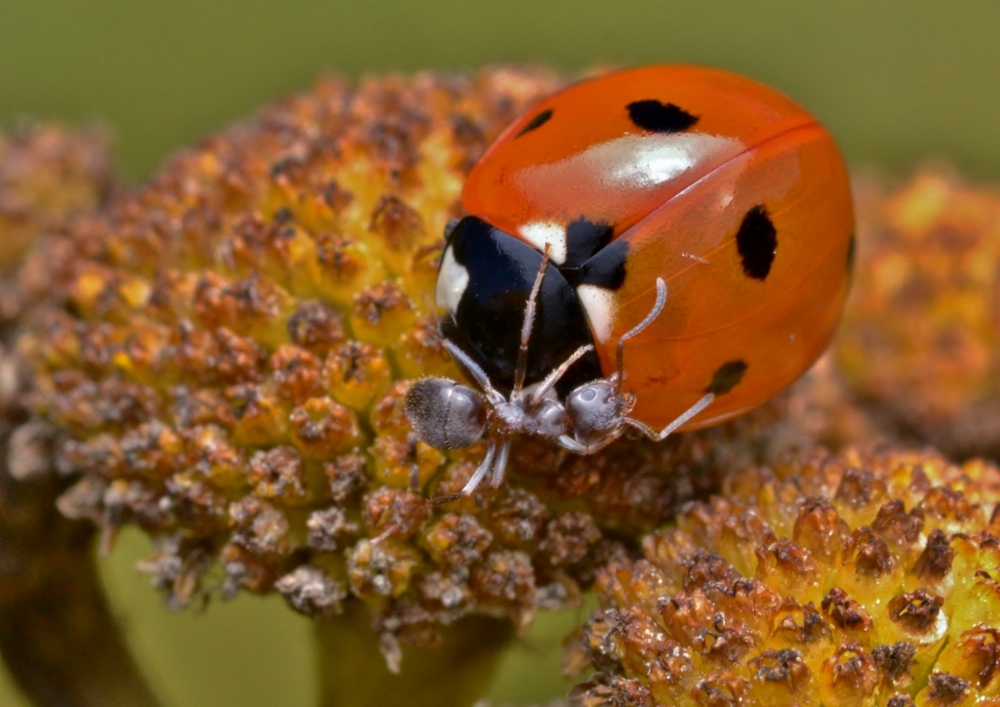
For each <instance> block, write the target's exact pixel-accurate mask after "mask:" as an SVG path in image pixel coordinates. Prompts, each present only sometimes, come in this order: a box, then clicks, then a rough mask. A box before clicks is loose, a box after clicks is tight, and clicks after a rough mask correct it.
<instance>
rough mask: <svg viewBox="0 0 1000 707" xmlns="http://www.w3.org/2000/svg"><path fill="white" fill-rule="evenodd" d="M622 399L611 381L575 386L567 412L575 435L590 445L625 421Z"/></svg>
mask: <svg viewBox="0 0 1000 707" xmlns="http://www.w3.org/2000/svg"><path fill="white" fill-rule="evenodd" d="M621 407H622V406H621V399H620V397H619V395H618V394H617V391H616V390H615V387H614V385H613V384H612V383H611V381H608V380H596V381H591V382H590V383H586V384H584V385H581V386H580V387H578V388H576V389H574V390H573V392H571V393H570V394H569V396H568V397H567V398H566V414H567V415H569V419H570V422H572V424H573V432H574V434H575V435H576V438H577V439H578V440H580V441H581V442H583V443H584V444H588V443H590V442H592V441H597V440H601V439H606V438H607V433H608V431H610V430H614V429H616V428H617V427H619V426H620V425H621V424H622V419H623V417H624V413H623V411H622V409H621Z"/></svg>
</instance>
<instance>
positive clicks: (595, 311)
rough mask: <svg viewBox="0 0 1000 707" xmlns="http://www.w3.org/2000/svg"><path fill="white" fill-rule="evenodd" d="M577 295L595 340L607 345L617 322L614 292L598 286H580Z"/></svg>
mask: <svg viewBox="0 0 1000 707" xmlns="http://www.w3.org/2000/svg"><path fill="white" fill-rule="evenodd" d="M576 295H577V297H579V298H580V304H582V305H583V309H584V311H585V312H586V313H587V319H588V320H590V328H591V330H592V331H593V332H594V338H595V339H596V340H597V341H598V343H601V344H604V343H607V342H608V340H609V339H610V338H611V331H612V328H613V326H614V321H615V294H614V292H612V291H611V290H606V289H604V288H603V287H598V286H597V285H580V286H579V287H577V288H576Z"/></svg>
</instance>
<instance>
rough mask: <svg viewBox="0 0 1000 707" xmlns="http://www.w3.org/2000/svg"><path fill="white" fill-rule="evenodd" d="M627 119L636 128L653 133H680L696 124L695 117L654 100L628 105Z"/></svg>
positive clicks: (677, 107)
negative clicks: (629, 119)
mask: <svg viewBox="0 0 1000 707" xmlns="http://www.w3.org/2000/svg"><path fill="white" fill-rule="evenodd" d="M628 117H629V118H631V120H632V122H633V123H634V124H635V125H636V127H639V128H642V129H643V130H649V131H650V132H654V133H682V132H684V131H685V130H687V129H688V128H690V127H691V126H692V125H694V124H695V123H697V122H698V116H697V115H692V114H691V113H688V112H687V111H686V110H684V109H683V108H681V107H680V106H677V105H674V104H673V103H661V102H660V101H658V100H656V99H655V98H649V99H646V100H643V101H633V102H632V103H629V104H628Z"/></svg>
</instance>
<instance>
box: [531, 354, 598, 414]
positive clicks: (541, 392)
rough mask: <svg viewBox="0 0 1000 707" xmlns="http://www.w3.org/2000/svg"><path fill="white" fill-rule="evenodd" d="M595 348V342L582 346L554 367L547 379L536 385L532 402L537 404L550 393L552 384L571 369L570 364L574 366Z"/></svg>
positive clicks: (532, 393) (532, 394)
mask: <svg viewBox="0 0 1000 707" xmlns="http://www.w3.org/2000/svg"><path fill="white" fill-rule="evenodd" d="M593 350H594V345H593V344H587V345H586V346H581V347H580V348H578V349H577V350H576V351H574V352H573V354H572V355H571V356H570V357H569V358H567V359H566V360H565V361H563V362H562V363H561V364H560V365H559V367H558V368H556V369H554V370H553V371H552V372H551V373H549V375H547V376H545V380H543V381H542V382H541V383H539V384H538V387H536V388H535V389H534V390H533V391H532V392H531V404H532V405H535V404H537V403H538V402H539V401H540V400H541V399H542V398H544V397H545V394H546V393H548V392H549V391H550V390H552V386H554V385H555V384H556V383H558V382H559V379H560V378H562V377H563V376H564V375H565V374H566V371H568V370H569V367H570V366H572V365H573V364H574V363H576V362H577V361H578V360H580V357H581V356H584V355H586V354H588V353H590V352H591V351H593Z"/></svg>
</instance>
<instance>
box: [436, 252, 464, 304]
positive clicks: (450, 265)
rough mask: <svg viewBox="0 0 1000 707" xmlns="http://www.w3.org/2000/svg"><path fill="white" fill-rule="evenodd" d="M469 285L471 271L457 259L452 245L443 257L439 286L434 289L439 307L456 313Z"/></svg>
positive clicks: (439, 273) (438, 280)
mask: <svg viewBox="0 0 1000 707" xmlns="http://www.w3.org/2000/svg"><path fill="white" fill-rule="evenodd" d="M468 286H469V271H468V270H466V269H465V267H464V266H462V265H460V264H459V263H458V261H457V260H455V253H454V252H453V251H452V248H451V246H448V247H447V248H445V249H444V255H443V256H442V257H441V270H440V271H439V272H438V279H437V287H436V288H435V290H434V299H435V300H436V302H437V305H438V307H444V308H445V309H447V310H448V311H449V312H451V313H452V314H454V313H455V312H456V311H457V310H458V303H459V302H460V301H461V300H462V295H463V294H465V288H466V287H468Z"/></svg>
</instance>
